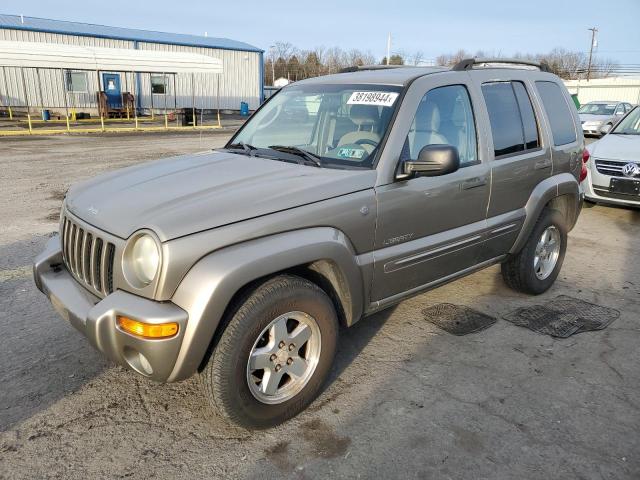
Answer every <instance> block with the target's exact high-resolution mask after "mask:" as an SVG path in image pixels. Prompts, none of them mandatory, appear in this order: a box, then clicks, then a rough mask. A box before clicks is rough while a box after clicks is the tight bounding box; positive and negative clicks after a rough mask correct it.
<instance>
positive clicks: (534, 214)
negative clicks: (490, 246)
mask: <svg viewBox="0 0 640 480" xmlns="http://www.w3.org/2000/svg"><path fill="white" fill-rule="evenodd" d="M561 196H567V197H568V198H569V199H570V204H571V205H573V208H572V209H571V211H567V212H565V213H566V215H567V226H568V228H569V230H570V229H572V228H573V226H574V225H575V222H576V221H577V219H578V214H579V212H580V208H579V205H580V202H581V198H580V186H579V184H578V181H577V180H576V177H574V176H573V175H572V174H570V173H560V174H557V175H553V176H551V177H549V178H546V179H545V180H543V181H542V182H540V183H539V184H538V185H537V186H536V187H535V188H534V189H533V192H531V195H530V196H529V200H527V203H526V205H525V206H524V210H525V220H524V224H523V225H522V228H521V229H520V233H519V234H518V238H516V241H515V242H514V244H513V246H512V247H511V250H509V254H516V253H518V252H519V251H520V250H522V248H523V247H524V244H525V243H526V242H527V240H528V239H529V236H530V235H531V232H532V231H533V227H534V226H535V224H536V222H537V221H538V218H540V215H541V214H542V211H543V210H544V208H545V207H546V206H547V205H548V204H549V202H552V201H553V200H554V199H556V198H558V197H561ZM568 210H569V209H568Z"/></svg>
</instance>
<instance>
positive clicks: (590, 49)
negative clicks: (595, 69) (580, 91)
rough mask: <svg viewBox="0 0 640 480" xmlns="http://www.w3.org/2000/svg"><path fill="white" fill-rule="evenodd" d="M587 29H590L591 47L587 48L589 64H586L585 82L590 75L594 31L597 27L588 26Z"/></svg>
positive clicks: (594, 38) (594, 37)
mask: <svg viewBox="0 0 640 480" xmlns="http://www.w3.org/2000/svg"><path fill="white" fill-rule="evenodd" d="M587 30H591V48H589V65H588V66H587V82H588V81H589V78H590V77H591V59H592V58H593V44H594V43H595V40H596V32H597V31H598V29H597V28H596V27H593V28H588V29H587Z"/></svg>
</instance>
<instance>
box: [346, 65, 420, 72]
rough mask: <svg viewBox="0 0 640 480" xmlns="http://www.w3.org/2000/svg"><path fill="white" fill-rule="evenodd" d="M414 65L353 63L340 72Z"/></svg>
mask: <svg viewBox="0 0 640 480" xmlns="http://www.w3.org/2000/svg"><path fill="white" fill-rule="evenodd" d="M406 67H413V65H353V66H351V67H345V68H341V69H340V70H339V71H338V73H351V72H361V71H362V70H387V69H391V68H406Z"/></svg>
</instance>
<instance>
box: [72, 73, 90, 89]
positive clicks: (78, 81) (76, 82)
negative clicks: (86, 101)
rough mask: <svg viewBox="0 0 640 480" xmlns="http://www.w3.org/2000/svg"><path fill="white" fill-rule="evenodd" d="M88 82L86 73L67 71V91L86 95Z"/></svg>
mask: <svg viewBox="0 0 640 480" xmlns="http://www.w3.org/2000/svg"><path fill="white" fill-rule="evenodd" d="M88 85H89V81H88V80H87V72H72V71H67V91H68V92H72V93H87V92H88V91H89V90H88Z"/></svg>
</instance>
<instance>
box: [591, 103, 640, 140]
mask: <svg viewBox="0 0 640 480" xmlns="http://www.w3.org/2000/svg"><path fill="white" fill-rule="evenodd" d="M632 108H633V106H632V105H631V104H630V103H625V102H589V103H586V104H584V105H583V106H582V107H580V109H579V110H578V115H579V117H580V123H581V124H582V131H583V132H584V134H585V135H596V136H601V135H604V134H606V133H607V132H608V131H609V130H611V129H612V128H613V126H614V125H615V124H616V122H617V121H618V120H619V119H620V118H622V116H623V115H624V114H625V113H627V112H629V111H631V109H632Z"/></svg>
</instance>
